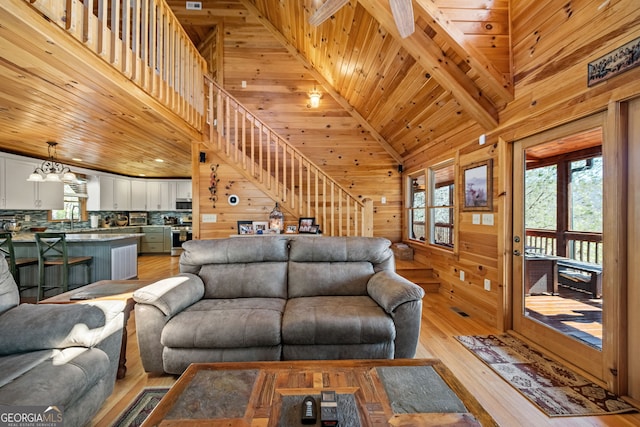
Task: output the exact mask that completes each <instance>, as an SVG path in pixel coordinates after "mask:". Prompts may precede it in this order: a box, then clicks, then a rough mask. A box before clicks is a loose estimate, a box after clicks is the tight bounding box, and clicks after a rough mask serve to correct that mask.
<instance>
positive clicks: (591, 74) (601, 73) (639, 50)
mask: <svg viewBox="0 0 640 427" xmlns="http://www.w3.org/2000/svg"><path fill="white" fill-rule="evenodd" d="M638 65H640V38H637V39H635V40H633V41H630V42H629V43H627V44H625V45H624V46H621V47H619V48H618V49H616V50H614V51H613V52H610V53H608V54H606V55H605V56H603V57H601V58H598V59H596V60H595V61H593V62H590V63H589V66H588V70H587V75H588V76H587V85H588V86H593V85H595V84H597V83H600V82H603V81H605V80H607V79H610V78H611V77H613V76H617V75H618V74H621V73H623V72H625V71H628V70H630V69H632V68H634V67H637V66H638Z"/></svg>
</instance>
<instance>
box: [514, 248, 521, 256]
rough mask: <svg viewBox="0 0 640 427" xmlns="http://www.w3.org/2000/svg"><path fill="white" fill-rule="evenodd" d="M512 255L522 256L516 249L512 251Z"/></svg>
mask: <svg viewBox="0 0 640 427" xmlns="http://www.w3.org/2000/svg"><path fill="white" fill-rule="evenodd" d="M513 254H514V255H515V256H520V255H522V253H521V252H520V251H519V250H517V249H516V250H515V251H513Z"/></svg>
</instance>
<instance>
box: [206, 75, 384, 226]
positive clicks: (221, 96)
mask: <svg viewBox="0 0 640 427" xmlns="http://www.w3.org/2000/svg"><path fill="white" fill-rule="evenodd" d="M205 81H206V87H205V94H206V95H205V100H206V103H207V104H206V105H207V108H206V126H205V133H204V140H203V143H204V144H205V146H206V147H208V148H210V149H212V150H214V151H216V153H218V154H219V155H221V156H222V157H223V158H224V159H225V160H226V161H227V164H229V165H230V166H232V167H234V168H235V169H236V170H237V171H238V172H240V173H241V174H242V175H243V176H245V177H246V178H247V179H249V180H250V181H251V182H252V183H253V184H254V185H255V186H257V187H258V188H259V189H260V190H262V191H263V192H264V193H265V194H267V195H269V196H270V197H271V198H272V199H273V200H275V201H277V202H279V204H280V208H281V209H282V210H283V211H285V212H287V213H289V214H290V215H292V216H294V217H314V218H315V219H316V223H317V224H318V225H319V226H320V228H321V230H322V233H323V234H324V235H327V236H373V200H371V199H370V198H364V199H360V198H359V197H356V196H354V195H352V194H351V193H350V192H349V191H348V189H347V188H345V187H344V186H342V185H340V184H339V183H338V182H336V181H335V180H334V179H332V178H331V177H330V176H328V175H327V174H325V173H324V171H323V170H322V169H321V168H320V167H319V166H318V165H316V164H314V163H313V162H312V161H311V160H310V159H309V158H307V157H306V156H305V155H304V154H303V153H301V152H300V151H299V150H297V149H296V148H295V147H294V146H292V145H291V144H289V142H288V141H286V139H284V138H282V137H281V136H280V135H278V134H277V133H276V132H275V131H274V130H273V129H271V128H270V127H269V126H268V125H267V124H265V123H264V122H262V121H261V120H260V119H259V118H258V117H257V116H255V115H254V114H253V113H252V112H250V111H249V110H248V109H247V108H245V107H244V106H243V105H242V104H240V102H239V101H238V100H237V99H235V98H233V97H232V96H231V95H230V94H229V93H228V92H227V91H225V90H224V88H222V87H221V86H220V85H218V84H217V83H216V82H215V81H213V80H212V79H210V78H209V77H206V78H205Z"/></svg>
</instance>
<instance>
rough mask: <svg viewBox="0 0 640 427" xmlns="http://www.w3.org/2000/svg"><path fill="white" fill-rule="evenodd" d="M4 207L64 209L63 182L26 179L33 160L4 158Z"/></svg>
mask: <svg viewBox="0 0 640 427" xmlns="http://www.w3.org/2000/svg"><path fill="white" fill-rule="evenodd" d="M4 160H5V162H4V175H2V179H3V181H4V183H5V184H4V200H5V203H4V209H34V210H52V209H64V184H62V183H61V182H30V181H27V178H28V177H29V175H31V174H32V173H33V171H34V169H35V168H36V167H37V166H38V164H36V163H35V162H30V161H25V160H17V159H9V158H6V159H4Z"/></svg>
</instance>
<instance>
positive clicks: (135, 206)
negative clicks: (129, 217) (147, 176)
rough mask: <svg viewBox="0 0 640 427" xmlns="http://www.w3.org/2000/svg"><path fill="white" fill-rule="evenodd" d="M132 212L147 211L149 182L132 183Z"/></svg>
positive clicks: (136, 180)
mask: <svg viewBox="0 0 640 427" xmlns="http://www.w3.org/2000/svg"><path fill="white" fill-rule="evenodd" d="M131 210H132V211H146V210H147V182H146V181H143V180H138V179H134V180H132V181H131Z"/></svg>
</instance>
